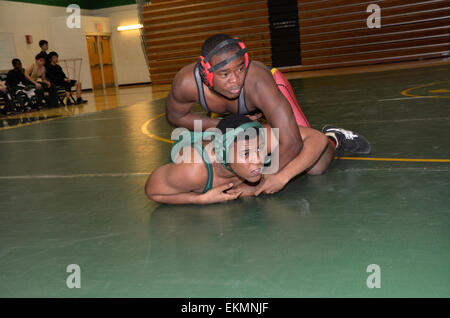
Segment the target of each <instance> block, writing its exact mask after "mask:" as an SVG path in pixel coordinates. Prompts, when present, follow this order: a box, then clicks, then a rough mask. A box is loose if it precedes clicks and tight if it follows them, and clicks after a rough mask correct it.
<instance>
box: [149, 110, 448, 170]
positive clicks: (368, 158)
mask: <svg viewBox="0 0 450 318" xmlns="http://www.w3.org/2000/svg"><path fill="white" fill-rule="evenodd" d="M165 114H166V113H161V114H159V115H156V116H153V117H152V118H150V119H149V120H147V121H146V122H145V123H144V124H143V125H142V126H141V131H142V132H143V133H144V134H145V135H147V136H149V137H150V138H153V139H155V140H159V141H163V142H168V143H171V144H173V140H170V139H166V138H163V137H159V136H156V135H155V134H152V133H151V132H149V130H148V125H149V124H150V123H151V122H152V121H154V120H156V119H158V118H160V117H162V116H164V115H165ZM335 159H339V160H366V161H401V162H450V159H419V158H417V159H414V158H370V157H335Z"/></svg>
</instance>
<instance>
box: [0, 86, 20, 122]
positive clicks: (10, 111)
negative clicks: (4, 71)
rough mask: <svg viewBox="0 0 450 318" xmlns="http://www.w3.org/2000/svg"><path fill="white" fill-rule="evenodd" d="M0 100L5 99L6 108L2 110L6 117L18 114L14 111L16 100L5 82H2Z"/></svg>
mask: <svg viewBox="0 0 450 318" xmlns="http://www.w3.org/2000/svg"><path fill="white" fill-rule="evenodd" d="M0 98H3V99H4V101H5V107H4V108H3V109H2V110H1V112H2V113H3V114H4V115H15V114H17V113H16V112H15V111H14V100H13V98H12V96H11V94H10V93H9V90H8V87H7V86H5V84H4V83H3V82H1V81H0Z"/></svg>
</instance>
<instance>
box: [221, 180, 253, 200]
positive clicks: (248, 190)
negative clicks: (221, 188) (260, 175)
mask: <svg viewBox="0 0 450 318" xmlns="http://www.w3.org/2000/svg"><path fill="white" fill-rule="evenodd" d="M255 191H256V186H251V185H248V184H245V183H241V184H240V185H238V186H236V187H233V188H232V189H230V190H228V191H227V193H229V194H234V193H238V192H241V195H240V196H241V197H250V196H254V195H255Z"/></svg>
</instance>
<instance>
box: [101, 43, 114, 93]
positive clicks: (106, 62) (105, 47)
mask: <svg viewBox="0 0 450 318" xmlns="http://www.w3.org/2000/svg"><path fill="white" fill-rule="evenodd" d="M99 43H100V54H101V56H102V63H103V78H104V79H105V86H106V87H113V86H114V70H113V63H112V57H111V44H110V37H109V36H101V37H100V38H99Z"/></svg>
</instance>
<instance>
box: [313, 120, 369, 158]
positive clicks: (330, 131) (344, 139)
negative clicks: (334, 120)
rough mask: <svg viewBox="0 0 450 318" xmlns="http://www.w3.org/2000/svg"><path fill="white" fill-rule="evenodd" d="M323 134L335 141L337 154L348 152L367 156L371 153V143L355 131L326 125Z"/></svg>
mask: <svg viewBox="0 0 450 318" xmlns="http://www.w3.org/2000/svg"><path fill="white" fill-rule="evenodd" d="M322 133H324V134H325V135H326V136H328V137H332V138H334V139H335V141H336V153H337V154H342V153H343V152H345V151H348V152H353V153H356V154H360V155H367V154H369V153H370V151H371V146H370V143H369V141H368V140H367V139H366V138H364V136H362V135H360V134H358V133H355V132H353V131H350V130H345V129H342V128H337V127H334V126H331V125H325V126H324V127H323V128H322Z"/></svg>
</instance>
